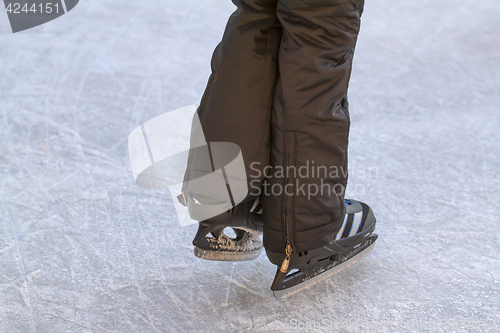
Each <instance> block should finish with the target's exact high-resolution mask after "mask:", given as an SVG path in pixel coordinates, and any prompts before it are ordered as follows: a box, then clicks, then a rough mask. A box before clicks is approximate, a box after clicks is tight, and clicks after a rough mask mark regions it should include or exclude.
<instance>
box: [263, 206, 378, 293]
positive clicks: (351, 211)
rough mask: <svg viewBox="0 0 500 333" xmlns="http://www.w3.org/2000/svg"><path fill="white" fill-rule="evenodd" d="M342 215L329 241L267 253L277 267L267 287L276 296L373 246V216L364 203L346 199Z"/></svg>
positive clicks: (311, 281)
mask: <svg viewBox="0 0 500 333" xmlns="http://www.w3.org/2000/svg"><path fill="white" fill-rule="evenodd" d="M345 202H346V217H345V219H344V223H343V225H342V228H341V229H340V231H339V232H338V233H337V235H336V237H335V239H333V240H332V241H331V242H330V244H328V245H325V246H323V247H320V248H317V249H314V250H311V251H305V252H301V253H291V252H292V251H291V249H292V247H291V245H287V254H286V255H284V254H282V253H273V252H269V251H266V252H267V256H268V258H269V260H270V261H271V262H272V263H273V264H275V265H277V266H278V269H277V272H276V277H275V278H274V282H273V284H272V286H271V290H273V293H274V296H275V297H276V298H285V297H287V296H290V295H292V294H294V293H296V292H298V291H300V290H302V289H305V288H307V287H310V286H311V285H313V284H316V283H318V282H320V281H322V280H324V279H326V278H328V277H330V276H332V275H333V274H336V273H338V272H340V271H341V270H343V269H345V268H347V267H349V266H351V265H353V264H355V263H357V262H358V261H360V260H361V259H363V258H365V257H366V256H367V255H368V254H369V253H370V252H371V250H372V249H373V247H374V246H375V241H376V240H377V237H378V236H377V235H376V234H373V231H374V230H375V222H376V220H375V216H374V215H373V212H372V210H371V209H370V207H368V205H366V204H364V203H362V202H358V201H355V200H346V201H345Z"/></svg>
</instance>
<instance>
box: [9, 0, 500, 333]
mask: <svg viewBox="0 0 500 333" xmlns="http://www.w3.org/2000/svg"><path fill="white" fill-rule="evenodd" d="M233 10H234V6H233V5H232V4H231V1H229V0H227V1H221V0H204V1H194V0H183V1H173V0H166V1H150V0H146V1H119V2H117V1H109V0H100V1H97V0H86V1H80V3H79V5H78V6H77V7H75V9H74V10H72V11H71V12H70V13H68V14H66V15H64V16H63V17H61V18H59V19H56V20H54V21H52V22H49V23H47V24H45V25H42V26H40V27H37V28H34V29H30V30H27V31H25V32H22V33H18V34H12V33H11V31H10V27H9V26H8V22H7V17H6V15H5V11H3V10H2V11H1V12H0V114H1V117H0V142H1V145H0V332H1V333H4V332H9V333H10V332H198V331H200V332H217V331H231V332H238V331H253V332H267V331H274V332H286V331H290V329H293V328H294V327H310V328H311V331H317V332H327V331H335V332H367V331H369V330H366V329H365V328H363V326H361V325H363V322H362V321H363V320H366V321H369V322H370V323H371V324H372V325H376V324H377V323H378V324H379V327H376V328H375V329H372V330H371V331H372V332H405V331H411V332H452V331H455V332H462V331H464V332H465V331H469V332H480V331H481V332H494V331H498V326H499V325H500V315H499V313H500V311H499V307H500V302H499V299H500V297H499V292H500V279H499V276H500V259H499V250H498V247H499V243H500V233H499V228H498V222H497V221H498V212H499V208H500V196H499V195H498V189H499V188H500V176H499V172H498V170H500V161H499V156H500V146H499V145H498V142H499V141H500V118H499V117H498V105H500V94H498V91H500V79H499V78H500V64H499V60H498V59H500V39H499V35H498V30H499V29H500V21H499V20H498V17H499V15H500V2H498V1H497V0H484V1H468V0H432V1H431V0H423V1H422V0H420V1H417V0H407V1H396V2H395V1H386V0H370V1H366V5H365V13H364V16H363V23H362V28H361V35H360V38H359V42H358V47H357V53H356V56H355V61H354V69H353V75H352V81H351V85H350V96H349V98H350V107H351V118H352V127H351V129H352V130H351V138H350V169H351V175H350V188H349V189H350V191H351V194H352V196H353V197H356V198H358V199H361V200H364V201H366V202H368V203H370V204H371V205H372V206H373V209H374V211H375V213H376V216H377V218H378V227H377V233H378V234H379V236H380V238H379V241H378V244H377V246H375V249H374V251H373V252H372V253H371V254H370V255H369V256H368V257H367V258H366V259H365V260H364V261H362V262H361V263H359V264H358V265H357V266H355V267H352V268H350V269H349V270H346V271H344V272H342V273H340V274H338V275H336V276H334V277H333V278H331V279H329V280H328V281H325V282H324V283H321V284H318V285H316V286H314V287H312V288H311V289H309V290H306V291H304V292H302V293H300V294H298V295H295V296H292V298H290V299H288V300H286V301H285V302H278V301H275V300H273V299H272V296H271V293H270V291H269V286H270V284H271V281H272V279H273V275H274V272H275V267H274V266H273V265H271V264H270V263H269V262H268V261H267V258H266V256H265V254H262V255H261V256H260V257H259V258H258V259H256V260H254V261H251V262H246V263H227V262H208V261H202V260H201V259H198V258H196V257H195V256H194V255H193V254H192V245H191V240H192V237H193V236H194V233H195V231H196V225H190V226H187V227H184V228H182V227H180V226H179V224H178V223H177V221H176V220H175V216H174V212H175V210H174V206H173V201H172V199H171V198H170V195H169V193H168V192H167V191H166V190H145V189H141V188H139V187H138V186H137V185H136V184H135V183H134V179H133V177H132V170H131V167H130V162H129V157H128V154H127V138H128V135H129V133H130V132H131V131H132V130H133V129H134V128H136V127H137V126H140V125H141V124H143V123H144V122H146V121H148V120H149V119H152V118H154V117H156V116H158V115H160V114H163V113H165V112H167V111H169V110H175V109H177V108H180V107H183V106H187V105H191V104H198V103H199V100H200V98H201V94H202V93H203V90H204V88H205V85H206V82H207V79H208V75H209V71H210V66H209V60H210V57H211V55H212V52H213V49H214V47H215V46H216V44H217V42H218V41H219V40H220V37H221V35H222V32H223V30H224V26H225V23H226V20H227V18H228V16H229V15H230V14H231V12H232V11H233ZM368 168H371V171H372V172H371V173H370V172H368V171H367V170H368ZM364 171H366V172H364ZM495 320H496V325H497V327H496V328H495V327H494V325H495ZM315 322H316V323H317V324H316V326H314V323H315ZM349 323H351V326H348V324H349ZM412 323H413V325H422V326H417V328H416V329H412V328H411V325H412ZM429 323H431V324H432V325H430V324H429ZM307 325H309V326H307ZM336 325H339V326H340V325H344V326H343V327H341V328H338V329H335V328H334V327H335V326H336ZM396 325H399V326H398V327H396ZM403 325H407V326H403ZM425 325H427V326H425ZM446 325H448V326H446ZM451 325H459V326H460V325H469V326H468V327H466V328H464V329H462V328H460V327H459V326H457V327H455V328H453V327H452V326H451ZM488 325H489V326H488Z"/></svg>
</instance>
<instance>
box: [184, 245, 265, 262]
mask: <svg viewBox="0 0 500 333" xmlns="http://www.w3.org/2000/svg"><path fill="white" fill-rule="evenodd" d="M261 252H262V248H260V249H258V250H253V251H247V252H229V251H210V250H204V249H200V248H199V247H197V246H195V247H194V255H195V256H197V257H198V258H201V259H205V260H215V261H248V260H254V259H256V258H257V257H258V256H259V255H260V253H261Z"/></svg>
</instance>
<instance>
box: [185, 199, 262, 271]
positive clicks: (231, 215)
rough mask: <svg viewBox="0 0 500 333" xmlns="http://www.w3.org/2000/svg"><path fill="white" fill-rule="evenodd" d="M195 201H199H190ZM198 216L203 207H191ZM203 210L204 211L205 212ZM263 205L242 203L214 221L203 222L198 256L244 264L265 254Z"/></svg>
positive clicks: (197, 242) (196, 250) (196, 245)
mask: <svg viewBox="0 0 500 333" xmlns="http://www.w3.org/2000/svg"><path fill="white" fill-rule="evenodd" d="M188 200H192V201H195V200H197V199H195V198H190V199H188ZM188 207H189V208H190V209H189V210H190V214H191V215H193V214H194V215H195V214H196V212H195V211H196V209H197V208H198V207H201V205H199V204H196V203H195V202H194V205H193V202H192V203H191V204H188ZM205 208H206V207H201V208H200V209H205ZM261 235H262V203H261V202H260V199H259V198H257V199H256V200H254V201H251V202H246V203H240V204H238V205H236V206H234V207H233V208H232V209H230V210H228V211H226V212H224V213H222V214H219V215H217V216H215V217H213V218H210V219H207V220H204V221H201V222H200V223H199V227H198V232H197V233H196V236H195V237H194V240H193V245H194V254H195V255H196V256H197V257H199V258H202V259H207V260H219V261H244V260H253V259H255V258H257V257H258V256H259V255H260V253H261V252H262V241H261V239H260V237H261Z"/></svg>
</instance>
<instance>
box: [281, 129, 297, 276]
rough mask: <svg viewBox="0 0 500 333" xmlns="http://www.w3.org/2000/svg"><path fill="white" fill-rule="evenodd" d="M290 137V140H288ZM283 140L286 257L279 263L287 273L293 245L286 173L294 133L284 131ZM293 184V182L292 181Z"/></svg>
mask: <svg viewBox="0 0 500 333" xmlns="http://www.w3.org/2000/svg"><path fill="white" fill-rule="evenodd" d="M288 138H290V140H288ZM284 139H285V140H284V141H285V147H284V148H285V149H284V153H285V159H284V162H285V163H283V164H284V168H285V172H286V174H285V175H286V181H285V187H284V188H283V192H284V193H285V207H284V214H285V237H286V243H285V254H286V257H285V259H284V260H283V263H282V264H281V268H280V271H281V272H282V273H287V272H288V266H289V265H290V255H291V254H292V251H293V247H292V239H291V230H290V217H289V211H288V204H289V199H288V194H287V187H286V186H287V185H288V184H289V181H290V176H289V175H288V166H290V165H293V164H292V163H291V162H292V158H291V157H290V153H291V148H292V147H293V146H294V145H295V140H294V139H295V136H294V133H287V132H285V133H284ZM292 184H293V183H292Z"/></svg>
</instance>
